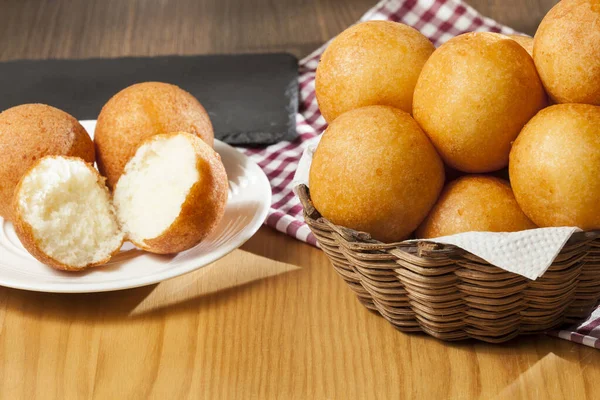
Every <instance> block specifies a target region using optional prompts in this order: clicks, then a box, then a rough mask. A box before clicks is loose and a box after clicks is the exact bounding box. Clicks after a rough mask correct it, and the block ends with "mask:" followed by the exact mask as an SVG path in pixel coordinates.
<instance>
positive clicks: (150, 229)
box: [0, 82, 228, 271]
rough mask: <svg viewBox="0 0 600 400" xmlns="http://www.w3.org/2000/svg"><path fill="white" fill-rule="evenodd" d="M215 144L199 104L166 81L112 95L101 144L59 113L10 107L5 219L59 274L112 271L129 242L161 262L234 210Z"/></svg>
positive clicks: (1, 128)
mask: <svg viewBox="0 0 600 400" xmlns="http://www.w3.org/2000/svg"><path fill="white" fill-rule="evenodd" d="M213 141H214V137H213V128H212V124H211V122H210V119H209V117H208V114H207V113H206V111H205V109H204V107H202V105H201V104H200V103H199V102H198V100H196V99H195V98H194V97H193V96H192V95H191V94H190V93H188V92H186V91H185V90H183V89H181V88H179V87H177V86H174V85H170V84H166V83H160V82H145V83H139V84H135V85H133V86H130V87H128V88H125V89H123V90H122V91H120V92H119V93H117V94H116V95H115V96H113V97H112V98H111V99H110V100H109V101H108V102H107V103H106V105H105V106H104V107H103V109H102V112H101V113H100V115H99V117H98V122H97V125H96V130H95V136H94V140H93V141H92V139H91V137H90V136H89V135H88V132H86V130H85V129H84V127H83V126H82V125H81V124H80V123H79V122H78V121H77V119H75V118H74V117H72V116H71V115H69V114H67V113H66V112H64V111H61V110H59V109H57V108H54V107H51V106H48V105H44V104H24V105H20V106H16V107H13V108H10V109H8V110H5V111H4V112H2V113H0V217H2V218H4V219H5V220H8V221H12V222H13V224H14V226H15V231H16V233H17V236H18V237H19V239H20V240H21V243H22V244H23V246H24V247H25V248H26V249H27V250H28V251H29V252H30V253H31V254H32V255H33V256H34V257H35V258H37V259H38V260H39V261H41V262H42V263H44V264H46V265H48V266H51V267H53V268H56V269H60V270H66V271H81V270H83V269H86V268H89V267H93V266H97V265H102V264H106V263H107V262H108V261H109V260H110V259H111V257H112V256H113V255H115V254H116V253H117V252H118V251H119V250H120V249H121V245H122V244H123V241H125V240H129V241H131V242H132V243H134V244H135V245H136V246H137V247H139V248H140V249H143V250H145V251H148V252H151V253H157V254H171V253H178V252H181V251H184V250H187V249H190V248H191V247H193V246H195V245H196V244H198V243H199V242H201V241H202V240H204V239H205V238H206V237H207V236H208V235H209V234H210V233H211V232H212V231H214V230H215V228H216V227H217V225H218V223H219V222H220V220H221V218H222V217H223V214H224V211H225V205H226V203H227V196H228V181H227V174H226V171H225V167H224V166H223V163H222V162H221V158H220V156H219V154H218V153H216V152H215V150H213ZM94 162H96V163H97V165H98V170H96V168H94Z"/></svg>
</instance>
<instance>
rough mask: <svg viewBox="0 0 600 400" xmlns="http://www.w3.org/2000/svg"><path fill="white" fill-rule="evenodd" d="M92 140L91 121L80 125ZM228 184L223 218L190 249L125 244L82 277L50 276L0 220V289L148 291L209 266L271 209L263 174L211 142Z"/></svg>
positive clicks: (231, 150) (247, 235) (225, 147)
mask: <svg viewBox="0 0 600 400" xmlns="http://www.w3.org/2000/svg"><path fill="white" fill-rule="evenodd" d="M82 125H83V126H84V127H85V128H86V129H87V131H88V132H89V133H90V135H93V132H94V128H95V125H96V121H82ZM215 150H216V151H217V152H218V153H219V154H220V155H221V159H222V160H223V164H224V165H225V169H226V170H227V176H228V178H229V200H228V201H227V207H226V209H225V216H224V217H223V220H222V221H221V223H220V225H219V226H218V227H217V229H215V232H213V234H212V235H210V236H209V237H208V238H207V239H206V240H204V241H203V242H202V243H200V244H199V245H198V246H196V247H194V248H193V249H190V250H187V251H184V252H182V253H179V254H176V255H170V256H161V255H155V254H149V253H145V252H142V251H140V250H137V249H136V248H135V247H133V246H132V245H131V244H130V243H126V244H125V245H124V246H123V248H122V249H121V252H120V253H119V254H117V255H116V256H115V257H114V258H113V259H112V260H111V261H110V262H109V263H108V264H106V265H103V266H100V267H96V268H91V269H89V270H87V271H83V272H76V273H73V272H62V271H57V270H54V269H52V268H50V267H47V266H46V265H44V264H42V263H40V262H39V261H37V260H36V259H35V258H33V257H32V256H31V255H30V254H29V253H28V252H27V251H26V250H25V249H24V248H23V246H22V245H21V242H20V241H19V239H18V238H17V236H16V235H15V231H14V229H13V226H12V224H11V223H10V222H7V221H4V220H3V219H2V218H0V226H1V228H2V229H1V231H0V285H2V286H8V287H12V288H17V289H25V290H34V291H39V292H63V293H84V292H104V291H111V290H119V289H127V288H133V287H139V286H144V285H150V284H153V283H156V282H160V281H163V280H165V279H169V278H173V277H176V276H179V275H182V274H185V273H187V272H190V271H193V270H195V269H198V268H200V267H203V266H205V265H207V264H210V263H212V262H214V261H216V260H218V259H219V258H221V257H223V256H224V255H226V254H228V253H229V252H231V251H233V250H235V249H236V248H238V247H240V246H241V245H242V244H243V243H244V242H245V241H246V240H248V239H250V237H252V235H254V233H255V232H256V231H257V230H258V228H260V226H261V225H262V223H263V222H264V220H265V218H266V216H267V211H268V210H269V206H270V204H271V186H270V185H269V181H268V179H267V177H266V176H265V174H264V172H263V171H262V170H261V169H260V168H259V167H258V165H256V164H255V163H254V162H253V161H251V160H250V159H249V158H248V157H246V156H245V155H243V154H242V153H240V152H239V151H237V150H236V149H234V148H233V147H231V146H229V145H227V144H225V143H223V142H220V141H218V140H215Z"/></svg>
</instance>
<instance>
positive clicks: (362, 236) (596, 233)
mask: <svg viewBox="0 0 600 400" xmlns="http://www.w3.org/2000/svg"><path fill="white" fill-rule="evenodd" d="M295 189H296V193H297V195H298V198H299V199H300V203H302V208H303V209H304V218H309V219H311V220H313V221H315V222H319V223H322V224H325V225H327V226H328V227H329V228H330V229H332V230H333V231H335V232H337V233H338V234H339V235H340V236H342V237H343V238H344V239H345V240H346V242H347V245H348V246H349V247H350V248H353V249H361V250H373V251H377V250H390V249H398V250H400V251H406V252H409V253H415V252H417V253H418V254H419V255H421V254H422V253H424V252H427V253H428V254H430V255H434V254H435V253H443V254H445V255H449V253H455V254H464V253H469V252H468V251H466V250H464V249H462V248H460V247H458V246H455V245H452V244H445V243H435V242H432V241H430V240H427V239H407V240H403V241H401V242H392V243H384V242H381V241H378V240H376V239H373V238H372V237H371V235H370V234H369V233H367V232H360V231H356V230H354V229H351V228H347V227H344V226H341V225H337V224H334V223H333V222H331V221H329V220H328V219H327V218H325V217H323V216H322V215H321V214H320V213H319V211H318V210H317V209H316V208H315V206H314V205H313V203H312V200H311V198H310V189H309V188H308V186H306V185H304V184H300V185H298V186H296V188H295ZM597 238H600V230H591V231H580V232H575V233H573V235H571V237H570V238H569V240H568V241H567V243H565V245H574V244H577V243H579V242H588V241H590V240H594V239H597ZM469 254H471V253H469Z"/></svg>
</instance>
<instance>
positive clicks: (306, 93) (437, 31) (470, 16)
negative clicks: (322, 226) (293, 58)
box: [240, 0, 600, 348]
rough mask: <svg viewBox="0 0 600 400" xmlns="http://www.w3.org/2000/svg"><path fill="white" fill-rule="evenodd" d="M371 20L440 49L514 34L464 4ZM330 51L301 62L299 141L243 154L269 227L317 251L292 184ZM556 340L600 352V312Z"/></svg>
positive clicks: (394, 6) (394, 8)
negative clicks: (255, 170) (464, 36)
mask: <svg viewBox="0 0 600 400" xmlns="http://www.w3.org/2000/svg"><path fill="white" fill-rule="evenodd" d="M369 20H389V21H397V22H402V23H404V24H407V25H410V26H412V27H414V28H416V29H418V30H419V31H421V33H423V34H424V35H425V36H427V37H428V38H429V39H430V40H431V41H432V42H433V44H434V45H435V46H436V47H437V46H439V45H441V44H442V43H444V42H446V41H447V40H448V39H450V38H452V37H454V36H457V35H460V34H461V33H465V32H472V31H487V32H500V33H504V34H512V33H515V31H514V30H513V29H511V28H509V27H506V26H503V25H500V24H498V23H497V22H496V21H494V20H492V19H490V18H485V17H483V16H482V15H481V14H479V13H478V12H477V11H475V10H474V9H473V8H471V7H470V6H468V5H467V4H465V3H463V2H462V1H460V0H382V1H380V2H379V3H378V4H377V5H376V6H375V7H373V8H372V9H371V10H369V11H368V12H367V13H366V14H365V15H364V16H363V17H362V18H361V19H360V21H369ZM326 47H327V43H326V44H324V45H323V46H321V47H320V48H319V49H317V50H315V51H314V52H313V53H312V54H310V55H309V56H307V57H306V58H304V59H303V60H301V61H300V71H299V72H300V77H299V85H300V109H299V112H298V114H297V115H296V125H297V130H298V134H299V138H298V139H297V140H296V141H294V142H279V143H277V144H274V145H272V146H268V147H266V148H261V149H250V148H243V149H240V150H241V151H242V152H244V153H245V154H246V155H247V156H249V157H250V158H251V159H252V160H254V161H255V162H256V163H257V164H258V165H259V166H260V167H261V168H262V169H263V171H264V172H265V173H266V174H267V177H268V178H269V180H270V182H271V188H272V190H273V203H272V204H271V209H270V211H269V215H268V217H267V220H266V224H267V225H268V226H271V227H273V228H275V229H277V230H278V231H280V232H283V233H286V234H288V235H290V236H293V237H295V238H296V239H299V240H302V241H304V242H307V243H309V244H311V245H314V246H316V244H317V242H316V238H315V236H314V235H313V234H312V233H311V232H310V230H309V228H308V226H307V225H306V223H305V222H304V220H303V218H302V205H301V204H300V201H299V200H298V198H297V197H296V196H295V194H294V192H293V185H292V181H293V178H294V173H295V172H296V168H297V167H298V162H299V160H300V157H301V156H302V153H303V151H304V149H305V148H306V147H307V145H308V144H307V142H308V141H309V140H310V139H312V138H314V137H316V136H317V135H319V134H321V133H322V132H323V131H324V130H325V128H326V127H327V123H326V122H325V120H324V119H323V117H322V116H321V114H320V112H319V107H318V105H317V99H316V97H315V72H316V69H317V65H318V63H319V59H320V57H321V54H322V53H323V51H324V50H325V48H326ZM552 334H553V335H554V336H558V337H561V338H563V339H567V340H571V341H574V342H577V343H583V344H585V345H588V346H592V347H596V348H600V308H598V309H597V310H596V311H595V312H594V313H593V314H592V315H591V316H590V318H589V319H588V320H587V321H585V322H584V323H583V324H578V325H575V326H572V327H570V328H569V329H567V330H562V331H557V332H553V333H552Z"/></svg>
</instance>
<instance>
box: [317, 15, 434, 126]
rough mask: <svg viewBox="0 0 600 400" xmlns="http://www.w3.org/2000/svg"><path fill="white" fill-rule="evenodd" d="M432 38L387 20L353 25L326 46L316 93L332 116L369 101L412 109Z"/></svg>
mask: <svg viewBox="0 0 600 400" xmlns="http://www.w3.org/2000/svg"><path fill="white" fill-rule="evenodd" d="M433 50H434V47H433V44H431V42H430V41H429V39H427V38H426V37H425V36H423V35H422V34H421V33H419V31H417V30H415V29H413V28H411V27H409V26H406V25H404V24H400V23H397V22H391V21H369V22H363V23H360V24H358V25H355V26H352V27H350V28H348V29H346V30H345V31H344V32H342V33H341V34H340V35H339V36H338V37H336V38H335V39H334V40H333V41H332V42H331V43H330V44H329V46H328V47H327V50H325V52H324V53H323V56H322V57H321V62H320V63H319V67H318V68H317V76H316V83H315V85H316V95H317V101H318V103H319V108H320V110H321V114H322V115H323V117H324V118H325V120H327V122H331V121H333V120H334V119H336V118H337V117H338V116H339V115H340V114H342V113H344V112H346V111H349V110H352V109H354V108H359V107H364V106H369V105H377V104H380V105H387V106H392V107H396V108H399V109H401V110H404V111H406V112H408V113H410V112H411V111H412V98H413V92H414V89H415V84H416V82H417V78H418V77H419V73H420V72H421V69H422V68H423V64H425V61H426V60H427V58H429V56H430V55H431V53H432V52H433Z"/></svg>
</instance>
